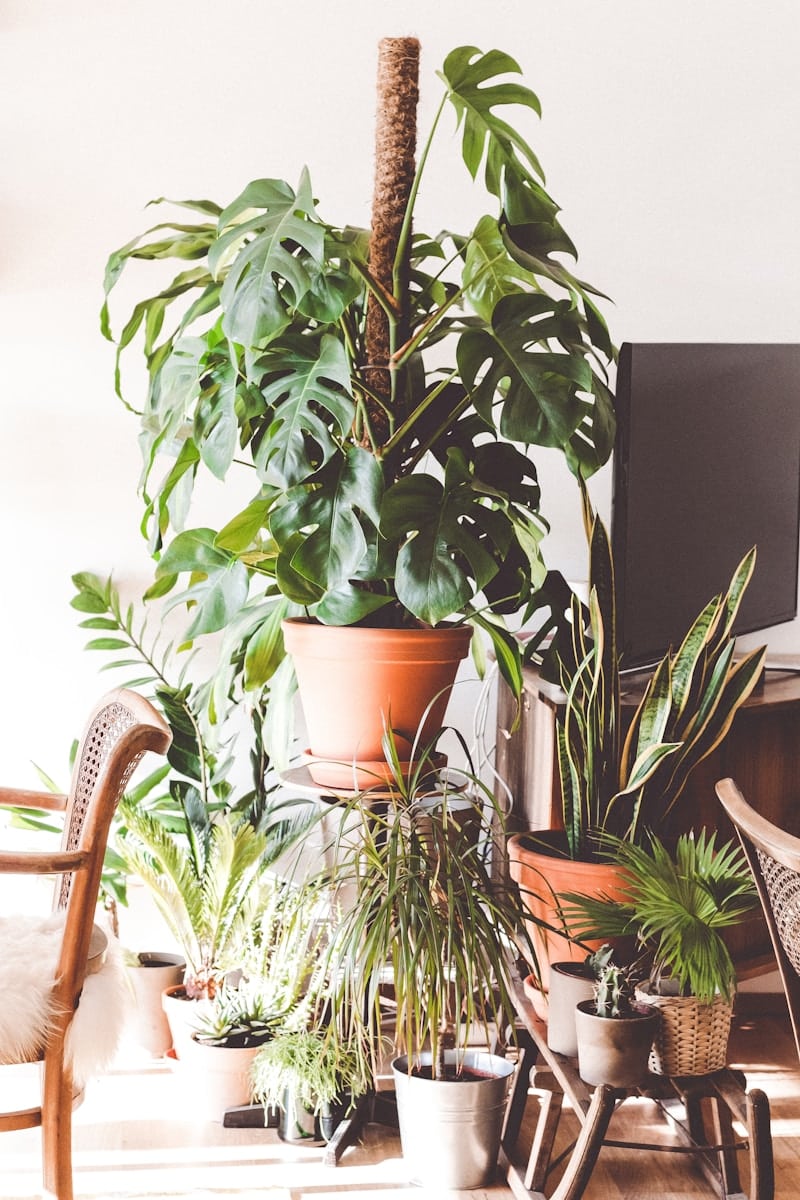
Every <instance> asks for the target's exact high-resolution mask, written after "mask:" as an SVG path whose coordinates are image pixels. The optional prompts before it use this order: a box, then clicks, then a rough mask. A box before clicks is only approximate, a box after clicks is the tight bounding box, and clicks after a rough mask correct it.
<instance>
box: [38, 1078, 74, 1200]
mask: <svg viewBox="0 0 800 1200" xmlns="http://www.w3.org/2000/svg"><path fill="white" fill-rule="evenodd" d="M73 1093H74V1087H73V1083H72V1071H71V1070H69V1069H68V1068H66V1067H65V1068H64V1070H63V1072H58V1071H55V1070H53V1071H48V1070H47V1065H45V1071H44V1079H43V1081H42V1176H43V1180H44V1194H45V1196H46V1197H48V1200H50V1198H51V1197H52V1198H53V1200H73V1192H72V1107H73Z"/></svg>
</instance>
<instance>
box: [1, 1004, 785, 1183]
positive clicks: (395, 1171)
mask: <svg viewBox="0 0 800 1200" xmlns="http://www.w3.org/2000/svg"><path fill="white" fill-rule="evenodd" d="M731 1063H732V1065H734V1066H739V1067H741V1068H742V1069H743V1070H745V1071H746V1072H747V1076H748V1083H749V1085H750V1086H758V1087H761V1088H763V1089H764V1090H765V1091H766V1093H767V1095H768V1096H769V1098H770V1103H771V1109H772V1129H773V1145H774V1153H775V1164H776V1196H777V1197H778V1200H794V1198H795V1197H800V1067H798V1062H797V1056H796V1053H795V1049H794V1042H793V1040H792V1038H791V1035H790V1033H789V1029H788V1022H787V1021H786V1020H785V1019H784V1018H783V1017H781V1016H767V1017H764V1016H759V1018H758V1020H757V1021H755V1020H745V1019H740V1020H739V1021H738V1024H737V1028H736V1030H735V1033H734V1037H733V1040H732V1044H731ZM3 1071H6V1072H7V1071H8V1068H4V1069H3V1070H2V1071H0V1076H2V1074H3ZM191 1101H192V1097H191V1095H185V1094H182V1090H181V1081H180V1078H179V1076H178V1075H177V1074H173V1072H172V1071H170V1069H169V1067H168V1065H166V1063H164V1062H159V1063H152V1062H149V1061H144V1060H143V1059H142V1058H141V1057H140V1056H138V1054H137V1053H136V1052H135V1051H133V1050H131V1049H130V1048H129V1049H126V1050H125V1051H124V1052H123V1054H122V1055H121V1056H120V1058H119V1060H118V1063H117V1065H116V1067H115V1069H114V1070H112V1071H111V1072H110V1073H109V1074H108V1075H107V1076H105V1077H104V1078H103V1079H100V1080H97V1081H95V1082H94V1083H93V1084H92V1085H91V1088H90V1091H89V1093H88V1094H87V1098H86V1101H85V1103H84V1105H83V1106H82V1108H81V1109H79V1110H78V1112H76V1114H75V1137H74V1144H75V1184H76V1195H77V1196H78V1197H80V1198H81V1200H84V1198H86V1200H88V1198H89V1197H91V1198H92V1200H100V1198H102V1200H108V1198H110V1197H115V1198H123V1197H124V1198H126V1200H128V1198H134V1197H135V1198H144V1197H147V1200H155V1198H163V1200H167V1198H168V1197H187V1198H189V1197H191V1198H192V1200H210V1198H211V1197H216V1196H240V1197H247V1198H252V1200H255V1198H256V1197H258V1198H259V1200H329V1198H330V1197H332V1196H335V1195H339V1196H341V1195H350V1196H353V1197H357V1198H358V1200H397V1198H398V1197H399V1196H401V1195H403V1196H407V1195H410V1196H411V1197H413V1196H417V1197H420V1198H423V1197H424V1198H425V1200H428V1193H427V1192H426V1191H425V1190H424V1189H421V1188H415V1187H413V1186H412V1185H410V1184H409V1183H408V1180H407V1177H406V1172H405V1170H404V1163H403V1159H402V1156H401V1153H400V1144H399V1140H398V1138H397V1135H396V1133H394V1132H393V1131H392V1130H390V1129H388V1128H386V1127H384V1126H378V1125H371V1126H368V1127H367V1128H366V1130H365V1131H364V1134H363V1136H362V1139H361V1141H360V1143H359V1144H358V1145H356V1146H353V1147H352V1148H350V1149H349V1150H347V1151H346V1152H345V1155H344V1157H343V1159H342V1161H341V1163H340V1164H339V1166H338V1167H325V1166H323V1165H322V1163H321V1152H320V1151H319V1150H318V1149H313V1148H297V1147H290V1146H285V1145H283V1144H282V1143H281V1142H280V1141H279V1140H278V1138H277V1135H276V1133H275V1132H274V1131H273V1130H264V1129H255V1130H234V1129H225V1128H223V1126H222V1125H221V1124H218V1123H215V1122H197V1121H195V1120H193V1118H192V1111H191ZM531 1107H533V1106H532V1105H531ZM626 1110H627V1112H626ZM562 1125H563V1126H572V1129H573V1132H574V1129H575V1128H576V1123H575V1121H574V1118H573V1117H572V1116H571V1115H567V1116H566V1117H565V1118H564V1120H563V1121H562ZM634 1125H638V1132H637V1136H639V1137H644V1138H645V1139H646V1140H648V1141H655V1140H657V1139H658V1138H659V1137H660V1136H662V1134H661V1132H660V1121H659V1118H658V1114H657V1113H656V1112H655V1110H654V1108H653V1106H652V1105H651V1103H650V1102H649V1101H636V1102H632V1101H628V1102H626V1105H625V1106H624V1108H623V1109H622V1110H621V1111H620V1113H619V1114H618V1115H617V1116H615V1117H614V1121H613V1122H612V1129H611V1134H612V1136H614V1137H616V1138H625V1137H626V1136H632V1128H633V1126H634ZM567 1131H568V1130H567ZM742 1157H743V1158H744V1156H742ZM744 1170H745V1164H744V1163H743V1171H744ZM743 1186H744V1187H745V1188H746V1187H747V1180H746V1172H745V1174H744V1176H743ZM510 1194H511V1193H510V1190H509V1189H508V1188H507V1187H506V1186H505V1185H504V1184H502V1183H501V1182H498V1183H497V1184H495V1185H493V1186H491V1187H488V1188H485V1189H482V1190H479V1191H477V1192H475V1191H473V1192H451V1193H449V1196H451V1197H453V1198H454V1200H458V1198H459V1197H461V1198H463V1200H466V1198H467V1197H473V1198H474V1200H501V1198H502V1200H508V1197H509V1196H510ZM710 1194H711V1193H710V1191H709V1189H708V1187H707V1185H706V1184H705V1183H704V1182H703V1181H702V1180H701V1179H700V1177H699V1175H698V1174H697V1172H696V1168H695V1167H693V1166H692V1164H691V1161H690V1160H688V1159H686V1158H685V1156H679V1155H672V1154H660V1153H655V1152H652V1151H648V1152H642V1151H639V1152H629V1151H622V1150H615V1149H612V1148H607V1149H604V1150H603V1152H602V1153H601V1155H600V1160H599V1163H598V1165H597V1168H596V1170H595V1173H594V1175H593V1177H592V1181H591V1184H590V1186H589V1188H588V1189H587V1191H586V1193H585V1196H586V1200H694V1197H698V1198H699V1197H703V1196H707V1195H710ZM40 1195H41V1192H40V1176H39V1134H38V1131H33V1130H28V1131H24V1132H22V1133H14V1134H4V1135H2V1138H0V1197H2V1200H11V1198H13V1200H32V1198H34V1197H38V1196H40ZM431 1200H432V1198H431Z"/></svg>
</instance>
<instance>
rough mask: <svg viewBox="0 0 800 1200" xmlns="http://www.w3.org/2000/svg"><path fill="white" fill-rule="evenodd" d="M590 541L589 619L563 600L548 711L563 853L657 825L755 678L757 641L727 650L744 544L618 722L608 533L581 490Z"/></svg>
mask: <svg viewBox="0 0 800 1200" xmlns="http://www.w3.org/2000/svg"><path fill="white" fill-rule="evenodd" d="M584 516H585V521H586V527H587V534H588V537H589V542H590V587H591V590H590V595H589V605H588V626H587V623H586V621H585V619H584V611H583V609H582V606H581V605H580V602H579V601H578V599H577V598H573V603H572V645H571V647H570V649H569V653H565V654H564V655H563V658H562V686H563V689H564V692H565V694H566V703H565V705H564V712H563V716H560V717H559V719H558V720H557V724H556V731H557V742H558V760H559V772H560V780H561V794H562V802H563V818H564V828H565V831H566V836H567V843H568V847H569V854H570V856H571V857H572V858H590V857H592V856H593V855H594V853H595V847H596V845H597V839H598V837H599V836H600V837H602V835H603V834H604V833H611V834H615V835H616V836H618V837H623V838H625V839H626V840H627V841H630V842H632V843H634V844H636V845H641V844H643V843H645V841H646V831H647V830H648V829H650V830H653V831H658V830H664V829H667V828H668V826H669V819H670V816H671V813H672V811H673V809H674V807H675V804H676V802H677V800H678V798H679V797H680V795H681V792H682V791H683V788H684V787H685V785H686V782H687V779H688V778H689V775H690V774H691V772H692V771H693V770H694V768H695V767H696V766H697V765H698V763H700V762H702V760H703V759H704V758H706V757H707V756H708V755H709V754H711V752H712V751H713V750H714V749H716V747H717V746H718V745H719V744H720V743H721V742H722V741H723V739H724V738H725V736H726V735H727V733H728V730H729V729H730V727H731V723H732V722H733V718H734V717H735V715H736V713H737V711H738V710H739V708H740V707H741V705H742V704H743V703H744V702H745V700H746V699H747V697H748V696H749V695H750V693H751V692H752V690H753V688H754V687H755V685H756V683H757V682H758V679H759V676H760V674H761V670H762V667H763V664H764V656H765V653H766V649H765V648H764V647H761V648H760V649H757V650H754V651H752V652H751V653H749V654H746V655H744V656H743V657H742V658H740V659H737V658H735V638H734V636H733V634H732V627H733V623H734V621H735V619H736V615H737V613H738V611H739V606H740V604H741V600H742V596H743V594H744V591H745V589H746V587H747V585H748V583H749V581H750V578H751V576H752V573H753V570H754V567H755V560H756V551H755V548H753V549H752V550H751V551H750V552H749V553H748V554H746V555H745V557H744V558H743V559H742V561H741V563H739V565H738V566H737V568H736V570H735V571H734V573H733V577H732V579H731V582H730V584H729V586H728V589H727V591H726V592H725V593H724V594H721V595H719V596H715V597H713V598H712V599H711V600H710V601H709V602H708V604H707V605H706V606H705V607H704V608H703V610H702V612H701V613H700V614H699V615H698V617H697V619H696V620H695V621H694V622H693V624H692V626H691V628H690V629H689V630H688V632H687V634H686V636H685V637H684V639H683V641H682V643H681V645H680V646H679V647H678V649H677V650H670V651H669V652H668V653H667V654H665V655H664V657H663V658H662V659H661V661H660V662H659V663H658V664H657V666H656V667H655V669H654V671H653V673H652V675H651V676H650V678H649V681H648V683H647V685H646V687H645V689H644V695H643V697H642V700H641V702H640V704H639V705H638V707H637V709H636V711H635V713H634V715H633V718H632V720H631V722H630V725H629V726H628V728H627V731H625V730H624V728H623V724H624V723H623V714H622V703H621V695H620V681H619V668H620V662H619V657H618V654H617V644H616V606H615V597H614V567H613V561H612V556H611V547H610V543H609V539H608V534H607V532H606V530H605V527H604V526H603V524H602V522H601V521H600V519H599V518H598V517H597V516H595V515H594V513H593V512H592V511H591V507H590V505H589V502H588V499H587V497H586V493H585V491H584Z"/></svg>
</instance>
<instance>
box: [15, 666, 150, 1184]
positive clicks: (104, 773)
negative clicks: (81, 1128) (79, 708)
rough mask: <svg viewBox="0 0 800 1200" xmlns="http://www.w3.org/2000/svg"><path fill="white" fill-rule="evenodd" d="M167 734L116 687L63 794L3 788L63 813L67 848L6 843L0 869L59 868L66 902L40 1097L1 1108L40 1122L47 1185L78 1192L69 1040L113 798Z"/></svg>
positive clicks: (58, 894)
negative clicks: (16, 847) (34, 1103)
mask: <svg viewBox="0 0 800 1200" xmlns="http://www.w3.org/2000/svg"><path fill="white" fill-rule="evenodd" d="M170 742H171V733H170V730H169V727H168V726H167V725H166V723H165V722H164V720H163V719H162V717H161V716H160V715H159V713H158V712H156V710H155V709H154V708H153V706H152V705H151V704H150V703H149V702H148V701H147V700H145V699H143V698H142V697H141V696H139V695H137V694H136V693H135V692H132V691H129V690H127V689H118V690H117V691H115V692H112V693H110V694H109V695H107V696H105V697H104V698H103V700H101V701H100V703H99V704H98V705H97V706H96V708H95V709H94V711H93V712H92V713H91V715H90V717H89V720H88V722H87V724H86V728H85V730H84V733H83V736H82V738H81V740H80V742H79V745H78V753H77V756H76V759H75V766H74V769H73V774H72V781H71V786H70V791H69V794H68V795H67V796H55V795H52V794H50V793H39V792H30V791H21V790H18V789H13V788H0V804H4V805H17V806H23V807H26V808H39V809H43V810H50V811H63V812H64V833H63V838H62V844H61V849H60V850H57V851H50V852H44V853H42V852H40V851H35V850H34V851H10V852H3V851H0V874H18V875H20V874H35V875H51V874H53V875H56V876H57V882H56V889H55V897H54V908H55V909H57V910H63V912H64V924H63V936H62V940H61V948H60V952H59V958H58V966H57V969H56V977H55V980H54V984H53V991H52V1001H53V1003H52V1008H53V1012H54V1014H55V1015H54V1016H53V1017H52V1019H51V1023H50V1025H49V1027H48V1029H47V1031H46V1036H44V1037H43V1044H42V1046H41V1048H40V1050H39V1052H38V1053H37V1054H36V1056H35V1057H36V1058H41V1060H42V1092H41V1101H40V1105H39V1106H38V1107H36V1108H27V1109H20V1110H17V1111H15V1112H5V1113H0V1131H3V1130H10V1129H25V1128H30V1127H33V1126H39V1125H40V1126H41V1127H42V1158H43V1166H42V1170H43V1176H44V1184H45V1190H46V1192H47V1194H48V1195H50V1196H54V1197H56V1198H57V1200H72V1197H73V1187H72V1108H73V1107H74V1104H75V1102H76V1101H78V1100H79V1099H80V1095H79V1089H78V1090H77V1093H76V1088H75V1086H74V1084H73V1073H72V1064H71V1062H70V1061H69V1060H68V1058H67V1057H66V1056H65V1041H66V1038H67V1033H68V1031H69V1028H70V1025H71V1023H72V1020H73V1017H74V1014H75V1012H76V1010H77V1008H78V1005H79V1003H80V997H81V990H82V988H83V984H84V980H85V978H86V975H87V973H88V972H89V971H90V970H92V969H94V967H95V966H96V965H97V964H98V961H99V960H100V959H101V958H102V944H103V939H102V937H101V938H100V940H99V942H98V938H97V928H96V927H95V926H94V914H95V909H96V907H97V899H98V894H99V890H100V878H101V874H102V869H103V858H104V856H105V850H106V844H107V842H108V836H109V830H110V827H111V822H112V819H113V816H114V811H115V809H116V806H117V803H118V802H119V800H120V798H121V796H122V793H123V791H124V789H125V787H126V785H127V783H128V781H129V779H130V777H131V774H132V772H133V771H134V769H135V768H136V766H137V764H138V762H139V761H140V759H141V758H142V756H143V755H144V753H145V752H146V751H153V752H155V753H156V754H166V752H167V750H168V748H169V745H170Z"/></svg>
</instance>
